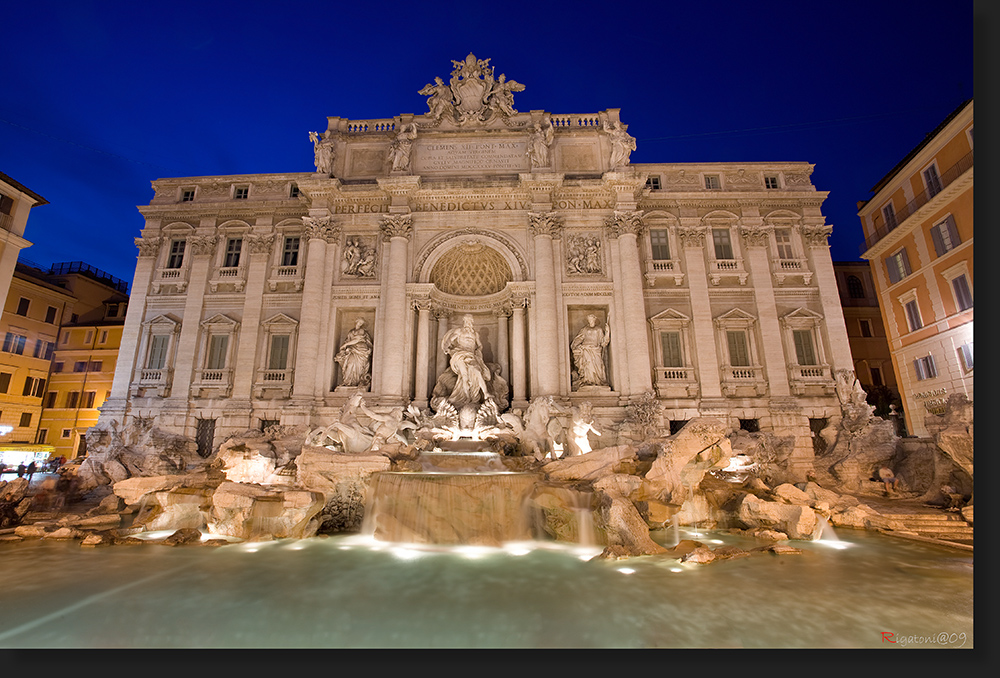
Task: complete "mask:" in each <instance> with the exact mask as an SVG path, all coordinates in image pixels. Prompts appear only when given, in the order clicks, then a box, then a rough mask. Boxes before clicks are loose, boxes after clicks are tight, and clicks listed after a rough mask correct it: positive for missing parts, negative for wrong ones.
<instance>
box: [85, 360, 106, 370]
mask: <svg viewBox="0 0 1000 678" xmlns="http://www.w3.org/2000/svg"><path fill="white" fill-rule="evenodd" d="M103 369H104V361H103V360H91V361H90V366H89V367H88V368H87V370H88V371H89V372H100V371H101V370H103Z"/></svg>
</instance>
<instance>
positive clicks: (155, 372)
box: [131, 367, 172, 398]
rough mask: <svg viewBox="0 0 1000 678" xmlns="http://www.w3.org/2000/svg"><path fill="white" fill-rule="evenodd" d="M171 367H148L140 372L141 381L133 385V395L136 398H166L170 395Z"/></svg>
mask: <svg viewBox="0 0 1000 678" xmlns="http://www.w3.org/2000/svg"><path fill="white" fill-rule="evenodd" d="M171 372H172V370H171V369H170V368H169V367H160V368H152V367H146V368H143V369H141V370H139V379H138V380H137V381H136V382H135V383H133V384H132V388H131V391H132V395H133V396H136V397H140V396H147V395H156V396H160V397H161V398H165V397H167V396H168V395H170V377H171Z"/></svg>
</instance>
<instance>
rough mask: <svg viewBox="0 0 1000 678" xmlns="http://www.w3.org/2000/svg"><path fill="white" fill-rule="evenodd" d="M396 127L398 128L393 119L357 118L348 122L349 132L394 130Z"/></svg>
mask: <svg viewBox="0 0 1000 678" xmlns="http://www.w3.org/2000/svg"><path fill="white" fill-rule="evenodd" d="M395 129H396V122H395V121H394V120H392V119H384V120H355V121H352V122H348V123H347V133H348V134H364V133H366V132H392V131H394V130H395Z"/></svg>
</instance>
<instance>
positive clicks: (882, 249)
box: [858, 100, 973, 437]
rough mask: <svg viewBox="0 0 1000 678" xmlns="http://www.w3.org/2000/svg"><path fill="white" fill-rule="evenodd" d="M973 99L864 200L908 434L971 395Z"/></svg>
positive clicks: (868, 255) (862, 213) (922, 430)
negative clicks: (956, 398)
mask: <svg viewBox="0 0 1000 678" xmlns="http://www.w3.org/2000/svg"><path fill="white" fill-rule="evenodd" d="M972 130H973V102H972V100H969V101H967V102H965V103H963V104H962V105H961V106H959V107H958V109H956V110H955V111H954V112H953V113H952V114H951V115H949V116H948V117H947V118H946V119H945V120H944V121H943V122H942V123H941V124H940V125H939V126H938V127H937V129H935V130H934V131H933V132H931V133H930V134H928V135H927V136H926V137H925V138H924V140H923V141H922V142H921V143H920V144H919V145H918V146H917V147H916V148H914V149H913V150H912V151H910V153H909V154H908V155H907V156H906V157H905V158H903V159H902V160H901V161H900V162H899V163H898V164H897V165H896V166H895V167H894V168H893V169H892V170H891V171H890V172H889V173H888V174H887V175H886V176H885V177H884V178H883V179H882V180H881V181H879V182H878V184H876V185H875V187H874V188H873V189H872V193H873V196H872V198H871V199H869V200H868V201H867V202H865V203H859V211H858V216H859V217H860V218H861V224H862V228H863V229H864V234H865V245H864V248H865V252H864V254H863V255H862V256H863V258H864V259H867V260H868V261H869V262H870V265H871V271H872V277H873V280H874V282H875V286H876V288H877V290H878V295H879V305H880V306H881V309H882V317H883V321H884V323H885V328H886V332H887V334H888V337H889V346H890V349H891V351H892V361H893V367H894V370H895V376H896V380H897V382H898V384H899V389H900V393H901V395H902V397H903V408H904V411H905V414H906V424H907V428H908V430H909V431H910V432H911V433H913V434H915V435H917V436H921V437H923V436H926V435H927V434H928V433H927V428H926V426H925V424H924V418H925V417H926V415H927V413H928V412H940V411H942V410H943V407H944V403H945V402H946V401H947V398H948V396H949V395H950V394H952V393H963V394H965V395H966V396H968V398H969V399H970V400H972V399H973V388H972V386H973V331H972V330H973V278H972V266H973V254H972V252H973V244H972V238H973V131H972Z"/></svg>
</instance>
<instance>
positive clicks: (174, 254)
mask: <svg viewBox="0 0 1000 678" xmlns="http://www.w3.org/2000/svg"><path fill="white" fill-rule="evenodd" d="M185 243H186V241H184V240H174V241H173V242H171V243H170V255H169V256H168V257H167V268H180V267H181V264H183V263H184V245H185Z"/></svg>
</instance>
